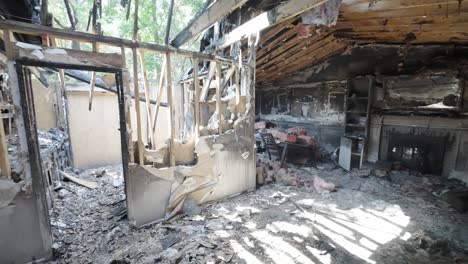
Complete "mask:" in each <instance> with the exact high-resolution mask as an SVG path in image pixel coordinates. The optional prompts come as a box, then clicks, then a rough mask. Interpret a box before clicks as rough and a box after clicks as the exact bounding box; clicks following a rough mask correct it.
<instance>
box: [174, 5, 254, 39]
mask: <svg viewBox="0 0 468 264" xmlns="http://www.w3.org/2000/svg"><path fill="white" fill-rule="evenodd" d="M245 2H247V0H217V1H216V2H215V3H213V4H212V5H211V6H207V5H205V6H204V8H203V9H202V10H203V11H202V12H198V13H197V14H196V15H195V17H194V18H193V19H192V20H191V21H190V22H189V24H188V25H187V27H185V28H184V29H183V30H182V31H180V32H179V34H177V36H176V37H175V38H174V39H173V40H172V45H173V46H174V47H177V48H178V47H180V46H182V45H183V44H185V43H186V42H187V41H189V40H190V39H191V38H193V37H195V36H196V35H198V34H200V33H201V32H202V31H203V30H205V29H207V28H208V27H209V26H211V25H213V23H215V22H216V21H218V20H220V19H222V18H223V17H225V16H226V15H228V14H229V13H231V12H232V11H233V10H235V9H237V8H239V7H241V6H242V5H243V4H244V3H245ZM207 3H209V2H207Z"/></svg>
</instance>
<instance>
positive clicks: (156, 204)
mask: <svg viewBox="0 0 468 264" xmlns="http://www.w3.org/2000/svg"><path fill="white" fill-rule="evenodd" d="M174 181H175V179H174V169H173V168H165V169H156V168H152V167H150V166H142V165H138V164H129V177H127V179H126V182H127V185H126V194H127V208H128V218H129V219H130V221H132V222H133V224H134V225H136V226H142V225H144V224H148V223H152V222H154V221H157V220H160V219H163V218H164V217H165V215H166V206H167V204H168V202H169V197H170V194H171V187H172V184H173V183H174Z"/></svg>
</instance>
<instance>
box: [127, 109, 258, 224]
mask: <svg viewBox="0 0 468 264" xmlns="http://www.w3.org/2000/svg"><path fill="white" fill-rule="evenodd" d="M252 124H253V118H251V117H249V118H241V119H240V120H239V121H238V122H235V124H234V129H233V130H230V131H228V132H226V133H225V134H223V135H219V136H216V137H212V136H205V137H200V139H199V141H198V143H197V145H196V146H195V153H196V155H197V163H196V164H195V165H193V166H180V165H179V166H174V167H169V168H161V169H157V168H154V167H151V166H141V165H137V164H131V165H130V170H129V177H128V179H127V186H126V190H127V206H128V215H129V218H130V220H132V221H133V222H134V223H135V225H137V226H141V225H144V224H148V223H152V222H155V221H157V220H160V219H163V218H166V219H168V218H171V217H172V216H174V215H176V214H177V213H178V212H180V211H181V210H182V207H183V205H184V202H185V200H186V199H187V198H191V199H193V201H195V202H196V203H198V204H201V203H204V202H208V201H213V200H217V199H220V198H224V197H227V196H231V195H235V194H238V193H242V192H244V191H247V190H253V189H254V188H255V178H256V176H255V175H256V169H255V152H254V141H253V140H254V129H253V125H252ZM189 149H190V148H189ZM176 151H177V150H176ZM148 153H149V152H148ZM148 153H147V154H148ZM187 153H190V154H191V153H192V152H191V151H187Z"/></svg>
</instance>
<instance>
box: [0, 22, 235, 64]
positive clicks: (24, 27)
mask: <svg viewBox="0 0 468 264" xmlns="http://www.w3.org/2000/svg"><path fill="white" fill-rule="evenodd" d="M0 29H3V30H5V29H7V30H10V31H12V32H18V33H24V34H29V35H39V33H40V34H47V35H50V36H53V37H56V38H60V39H68V40H77V41H82V42H96V43H99V44H104V45H109V46H116V47H121V46H125V47H127V48H139V49H143V50H148V51H155V52H160V53H174V54H177V55H180V56H185V57H192V58H199V59H203V60H210V61H223V62H225V63H233V60H231V59H226V58H221V57H218V56H213V55H210V54H207V53H201V52H193V51H189V50H182V49H175V48H171V47H169V46H164V45H158V44H154V43H148V42H138V41H132V40H128V39H122V38H116V37H109V36H98V35H94V34H90V33H84V32H78V31H70V30H65V29H59V28H52V27H46V26H40V25H35V24H30V23H23V22H19V21H12V20H1V21H0Z"/></svg>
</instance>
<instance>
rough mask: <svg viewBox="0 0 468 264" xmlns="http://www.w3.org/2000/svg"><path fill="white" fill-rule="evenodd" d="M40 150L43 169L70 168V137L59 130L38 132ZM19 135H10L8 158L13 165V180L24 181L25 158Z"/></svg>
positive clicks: (52, 129)
mask: <svg viewBox="0 0 468 264" xmlns="http://www.w3.org/2000/svg"><path fill="white" fill-rule="evenodd" d="M37 137H38V140H39V148H40V153H41V160H42V164H43V166H42V167H43V169H48V168H52V167H55V166H57V168H58V169H60V170H63V169H65V168H66V167H68V156H69V155H68V150H69V141H68V135H67V134H66V133H65V132H64V131H62V130H60V129H58V128H50V129H49V130H47V131H38V133H37ZM18 140H19V139H18V135H16V134H15V135H10V136H9V138H8V156H9V160H10V165H11V173H12V178H13V179H15V181H20V180H22V179H24V175H23V171H24V167H23V164H24V163H25V160H24V159H25V157H24V155H22V154H21V152H20V146H19V141H18Z"/></svg>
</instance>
